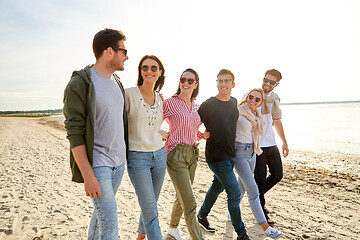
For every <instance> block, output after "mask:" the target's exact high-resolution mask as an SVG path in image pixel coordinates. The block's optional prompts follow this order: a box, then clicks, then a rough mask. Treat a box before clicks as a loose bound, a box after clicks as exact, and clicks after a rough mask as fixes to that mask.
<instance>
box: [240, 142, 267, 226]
mask: <svg viewBox="0 0 360 240" xmlns="http://www.w3.org/2000/svg"><path fill="white" fill-rule="evenodd" d="M235 146H236V156H235V158H234V167H235V170H236V172H237V174H238V176H239V177H238V182H239V186H240V190H241V196H240V201H241V199H242V198H243V197H244V194H245V191H246V192H247V197H248V200H249V204H250V208H251V211H252V213H253V215H254V217H255V219H256V221H257V223H258V224H263V223H265V222H266V218H265V215H264V212H263V209H262V207H261V204H260V198H259V190H258V186H257V184H256V182H255V178H254V175H253V172H254V169H255V163H256V154H255V153H254V144H252V143H241V142H236V145H235Z"/></svg>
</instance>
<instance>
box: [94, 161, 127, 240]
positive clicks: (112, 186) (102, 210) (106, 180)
mask: <svg viewBox="0 0 360 240" xmlns="http://www.w3.org/2000/svg"><path fill="white" fill-rule="evenodd" d="M124 171H125V163H124V164H121V165H120V166H118V167H95V168H93V172H94V175H95V177H96V179H97V180H98V182H99V183H100V187H101V195H102V198H96V199H94V198H92V202H93V204H94V211H93V214H92V217H91V221H90V226H89V234H88V239H91V240H94V239H99V240H100V239H109V240H113V239H119V236H118V219H117V205H116V200H115V194H116V192H117V190H118V188H119V186H120V183H121V180H122V177H123V176H124Z"/></svg>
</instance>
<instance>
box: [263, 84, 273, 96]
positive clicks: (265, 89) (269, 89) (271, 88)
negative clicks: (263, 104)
mask: <svg viewBox="0 0 360 240" xmlns="http://www.w3.org/2000/svg"><path fill="white" fill-rule="evenodd" d="M262 89H263V90H264V93H265V95H267V94H269V93H270V92H271V91H272V90H273V89H274V87H271V86H270V87H269V86H268V85H265V84H264V83H263V85H262Z"/></svg>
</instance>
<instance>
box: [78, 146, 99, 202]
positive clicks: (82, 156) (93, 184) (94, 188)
mask: <svg viewBox="0 0 360 240" xmlns="http://www.w3.org/2000/svg"><path fill="white" fill-rule="evenodd" d="M71 151H72V153H73V155H74V158H75V161H76V163H77V165H78V167H79V169H80V172H81V175H82V176H83V178H84V186H85V193H86V196H89V197H91V198H102V195H101V188H100V184H99V182H98V180H97V179H96V177H95V176H94V172H93V170H92V167H91V165H90V163H89V160H88V157H87V153H86V146H85V145H80V146H76V147H74V148H73V149H71Z"/></svg>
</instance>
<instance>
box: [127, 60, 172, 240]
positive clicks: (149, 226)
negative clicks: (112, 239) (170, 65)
mask: <svg viewBox="0 0 360 240" xmlns="http://www.w3.org/2000/svg"><path fill="white" fill-rule="evenodd" d="M138 72H139V76H138V82H137V86H136V87H132V88H128V89H126V90H125V96H126V105H127V106H126V107H127V112H128V122H129V156H128V162H127V170H128V174H129V177H130V180H131V182H132V184H133V185H134V188H135V191H136V195H137V197H138V202H139V205H140V208H141V214H140V220H139V226H138V230H137V232H138V236H137V239H138V240H141V239H144V238H145V237H147V239H149V240H161V239H163V238H162V235H161V229H160V226H159V219H158V209H157V200H158V198H159V194H160V190H161V187H162V184H163V181H164V177H165V171H166V152H165V149H164V144H163V142H162V137H161V135H160V132H159V131H160V128H161V123H162V121H163V101H162V99H161V97H160V96H159V93H158V92H157V91H160V90H161V88H162V87H163V85H164V80H165V77H164V74H165V69H164V67H163V65H162V63H161V61H160V60H159V59H158V58H157V57H156V56H153V55H146V56H144V57H143V58H142V59H141V60H140V63H139V66H138Z"/></svg>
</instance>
